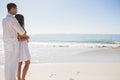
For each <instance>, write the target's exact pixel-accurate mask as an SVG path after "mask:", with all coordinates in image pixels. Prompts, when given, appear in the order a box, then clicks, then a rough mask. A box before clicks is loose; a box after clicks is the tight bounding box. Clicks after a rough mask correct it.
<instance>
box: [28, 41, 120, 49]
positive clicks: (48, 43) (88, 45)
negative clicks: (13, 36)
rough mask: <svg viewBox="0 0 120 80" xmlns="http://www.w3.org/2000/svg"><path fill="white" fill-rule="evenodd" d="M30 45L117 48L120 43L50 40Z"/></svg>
mask: <svg viewBox="0 0 120 80" xmlns="http://www.w3.org/2000/svg"><path fill="white" fill-rule="evenodd" d="M29 44H30V46H39V47H88V48H96V47H97V48H104V47H107V48H117V47H120V44H108V43H106V44H103V43H50V42H30V43H29Z"/></svg>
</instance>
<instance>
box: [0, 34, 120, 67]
mask: <svg viewBox="0 0 120 80" xmlns="http://www.w3.org/2000/svg"><path fill="white" fill-rule="evenodd" d="M29 36H30V40H29V43H28V44H29V50H30V54H31V62H32V63H33V64H36V63H55V62H56V63H58V62H84V61H87V62H88V61H92V62H94V61H95V62H96V61H97V62H120V52H119V51H117V53H115V54H114V55H113V54H105V53H104V54H103V55H102V53H101V54H97V55H95V54H87V55H84V54H83V52H86V51H89V50H97V49H106V48H117V47H120V34H30V35H29ZM78 54H79V56H78ZM94 55H95V56H94ZM111 57H112V58H111ZM4 58H5V56H4V46H3V36H2V35H0V65H3V64H4ZM102 58H105V59H102Z"/></svg>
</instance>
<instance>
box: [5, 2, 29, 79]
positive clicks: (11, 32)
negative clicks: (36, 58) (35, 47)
mask: <svg viewBox="0 0 120 80" xmlns="http://www.w3.org/2000/svg"><path fill="white" fill-rule="evenodd" d="M7 10H8V14H7V16H6V18H4V19H3V41H4V51H5V80H16V77H17V80H25V77H26V74H27V71H28V68H29V64H30V53H29V49H28V41H29V36H28V35H27V34H26V30H25V28H24V17H23V16H22V15H20V14H16V13H17V6H16V4H15V3H8V4H7ZM14 15H15V16H14ZM23 62H25V66H24V68H23V70H22V72H21V67H22V63H23ZM21 74H22V76H21Z"/></svg>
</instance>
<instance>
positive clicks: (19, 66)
mask: <svg viewBox="0 0 120 80" xmlns="http://www.w3.org/2000/svg"><path fill="white" fill-rule="evenodd" d="M21 67H22V62H19V63H18V72H17V78H18V80H21Z"/></svg>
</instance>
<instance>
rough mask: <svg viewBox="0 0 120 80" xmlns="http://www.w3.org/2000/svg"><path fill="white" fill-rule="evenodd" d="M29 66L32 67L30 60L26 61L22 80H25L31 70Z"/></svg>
mask: <svg viewBox="0 0 120 80" xmlns="http://www.w3.org/2000/svg"><path fill="white" fill-rule="evenodd" d="M29 65H30V60H28V61H25V66H24V68H23V73H22V80H25V77H26V74H27V71H28V69H29Z"/></svg>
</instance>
